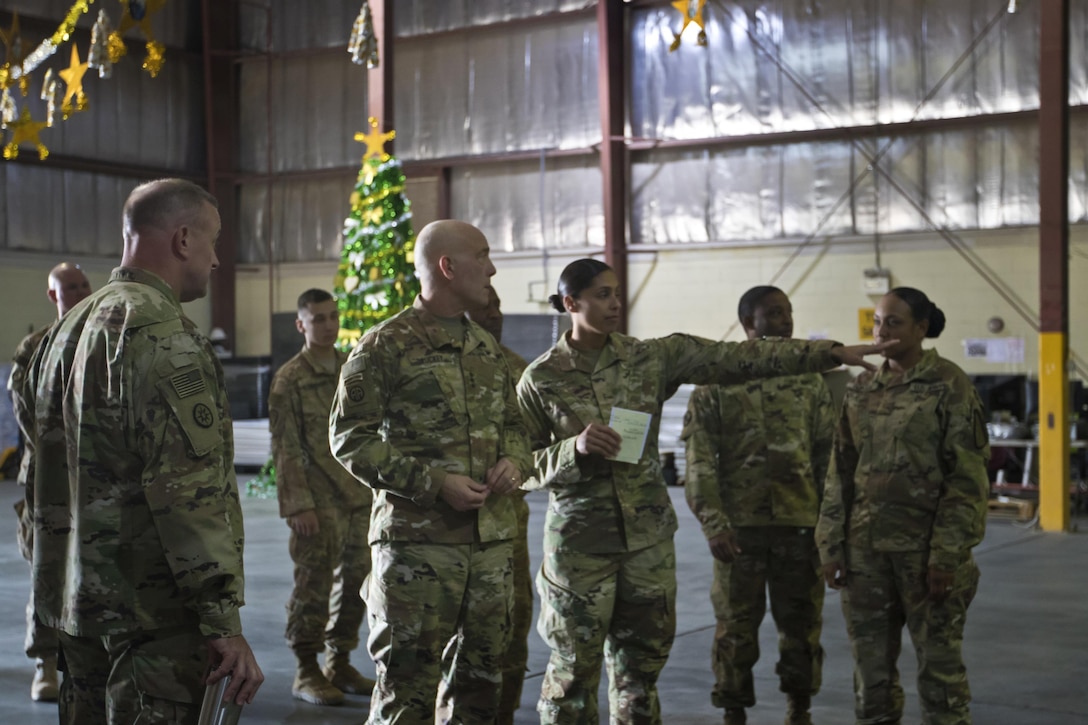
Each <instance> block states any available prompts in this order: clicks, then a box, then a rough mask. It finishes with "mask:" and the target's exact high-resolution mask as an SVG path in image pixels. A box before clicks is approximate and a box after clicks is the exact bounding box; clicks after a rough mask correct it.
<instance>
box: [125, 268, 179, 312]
mask: <svg viewBox="0 0 1088 725" xmlns="http://www.w3.org/2000/svg"><path fill="white" fill-rule="evenodd" d="M110 282H135V283H136V284H146V285H147V286H149V287H154V288H155V289H157V290H158V291H159V292H161V293H162V295H163V297H166V298H167V299H168V300H170V301H171V302H172V303H173V305H174V307H175V308H177V311H178V314H181V315H184V314H185V313H184V310H182V309H181V301H180V300H179V299H178V296H177V295H176V294H174V290H173V289H171V288H170V285H168V284H166V281H165V280H164V279H163V278H162V277H160V276H159V275H157V274H155V273H154V272H148V271H147V270H146V269H140V268H139V267H116V268H115V269H114V270H113V271H112V272H111V273H110Z"/></svg>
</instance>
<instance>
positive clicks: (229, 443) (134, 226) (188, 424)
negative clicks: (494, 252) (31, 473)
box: [28, 179, 264, 725]
mask: <svg viewBox="0 0 1088 725" xmlns="http://www.w3.org/2000/svg"><path fill="white" fill-rule="evenodd" d="M219 228H220V221H219V213H218V211H217V209H216V201H215V198H214V197H212V196H211V195H210V194H208V193H207V192H206V191H204V190H203V189H201V188H200V187H198V186H196V185H195V184H193V183H191V182H188V181H183V180H181V179H162V180H159V181H153V182H149V183H146V184H142V185H140V186H138V187H137V188H136V189H135V190H133V192H132V193H131V194H130V195H129V198H128V200H127V201H126V203H125V207H124V213H123V231H124V253H123V256H122V259H121V266H120V267H118V268H117V269H115V270H113V273H112V274H111V276H110V281H109V283H108V284H107V285H106V286H105V287H103V288H102V289H101V290H99V291H98V292H97V293H95V294H93V295H91V296H90V297H89V298H88V299H87V300H85V301H84V303H83V304H81V305H80V306H79V307H78V308H77V309H75V310H73V311H72V312H70V313H69V314H68V315H66V316H65V317H64V318H63V319H62V320H61V321H60V322H59V323H58V324H57V325H56V327H55V328H54V329H53V331H52V332H51V333H50V334H49V336H48V337H47V338H46V342H45V343H43V345H42V346H41V347H40V348H39V350H40V351H42V352H40V353H39V355H38V356H37V357H36V358H35V362H34V365H33V367H32V372H31V375H30V377H29V380H28V385H29V386H30V388H29V389H30V390H33V391H34V392H35V394H36V398H37V403H36V407H35V409H34V421H33V429H34V431H35V434H36V435H35V437H34V445H35V449H34V458H35V464H36V472H35V477H34V511H33V514H34V516H33V520H34V563H33V566H34V585H33V590H32V597H33V602H34V608H35V612H36V614H37V615H38V617H39V619H41V620H42V622H43V623H45V624H46V625H48V626H51V627H54V628H56V629H57V630H59V639H60V650H61V659H62V662H63V666H64V672H65V678H64V682H63V684H62V685H61V690H60V710H61V712H60V715H61V722H67V723H79V725H85V724H90V725H94V724H95V723H106V722H145V721H146V722H175V723H195V722H196V720H197V718H198V716H199V712H200V707H201V701H202V698H203V695H204V690H205V686H206V685H210V684H214V683H216V682H218V681H219V680H220V679H222V678H223V677H225V676H227V675H231V681H230V684H229V686H228V687H227V689H226V697H227V698H228V699H233V700H234V701H235V702H238V703H243V702H249V701H251V700H252V699H253V696H254V694H255V693H256V692H257V688H258V687H259V686H260V684H261V682H262V681H263V679H264V676H263V674H262V673H261V670H260V668H259V667H258V665H257V662H256V660H255V659H254V656H253V652H252V651H251V650H250V647H249V645H248V644H247V643H246V640H245V638H244V637H243V636H242V626H241V619H240V617H239V612H238V609H239V608H240V607H241V606H242V603H243V602H242V590H243V573H242V544H243V532H242V511H241V506H240V503H239V499H238V484H237V481H236V480H235V476H234V446H233V440H232V432H231V423H230V417H229V414H228V406H227V398H226V391H225V389H224V387H223V371H222V368H221V367H220V365H219V363H218V361H217V359H216V357H215V355H214V354H213V352H212V349H211V344H210V343H209V342H208V340H207V339H206V338H205V337H204V336H203V335H201V334H200V333H199V332H198V331H197V330H196V327H195V326H194V324H193V323H192V322H191V321H190V320H189V319H188V318H187V317H186V316H185V314H184V312H183V311H182V308H181V303H182V302H188V301H190V300H194V299H197V298H199V297H203V296H204V295H205V294H206V293H207V286H208V279H209V277H210V275H211V273H212V271H213V270H214V269H215V268H216V267H217V266H218V264H219V262H218V258H217V256H216V251H215V242H216V238H217V237H218V235H219ZM209 663H210V666H211V668H212V670H211V672H210V673H208V672H207V669H208V667H209Z"/></svg>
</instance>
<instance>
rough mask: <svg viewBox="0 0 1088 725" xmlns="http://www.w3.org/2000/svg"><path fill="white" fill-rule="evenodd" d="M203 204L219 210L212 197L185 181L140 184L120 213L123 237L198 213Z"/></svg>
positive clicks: (171, 180) (159, 180) (202, 189)
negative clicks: (182, 215) (173, 218)
mask: <svg viewBox="0 0 1088 725" xmlns="http://www.w3.org/2000/svg"><path fill="white" fill-rule="evenodd" d="M204 204H211V205H212V206H213V207H215V208H217V209H218V208H219V202H218V201H217V200H216V198H215V197H214V196H212V195H211V194H210V193H209V192H208V191H207V190H206V189H204V188H203V187H201V186H198V185H197V184H194V183H193V182H191V181H187V180H186V179H157V180H155V181H148V182H146V183H143V184H140V185H139V186H137V187H136V188H135V189H133V190H132V193H131V194H129V195H128V199H127V200H126V201H125V208H124V211H123V212H122V221H123V224H124V233H125V236H129V235H130V234H131V233H132V232H133V231H134V230H136V229H143V228H145V227H149V226H157V225H160V224H162V223H163V222H164V221H167V220H169V219H170V218H171V217H173V216H176V215H178V214H180V213H182V212H190V213H194V212H197V211H199V210H200V208H201V206H203V205H204Z"/></svg>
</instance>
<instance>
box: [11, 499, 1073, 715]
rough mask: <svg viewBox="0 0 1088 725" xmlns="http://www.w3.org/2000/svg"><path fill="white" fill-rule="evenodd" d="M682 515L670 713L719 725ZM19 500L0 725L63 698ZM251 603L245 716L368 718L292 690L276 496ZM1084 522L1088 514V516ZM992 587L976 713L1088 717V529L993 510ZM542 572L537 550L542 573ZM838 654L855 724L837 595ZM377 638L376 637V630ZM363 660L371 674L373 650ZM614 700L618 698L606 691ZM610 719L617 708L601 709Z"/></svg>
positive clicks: (254, 507)
mask: <svg viewBox="0 0 1088 725" xmlns="http://www.w3.org/2000/svg"><path fill="white" fill-rule="evenodd" d="M671 493H672V498H673V503H674V504H675V505H676V508H677V511H678V513H679V514H680V520H681V530H680V531H679V532H678V534H677V537H676V543H677V561H678V569H679V571H678V576H679V584H680V597H679V602H678V604H677V610H678V623H679V624H678V631H677V638H676V645H675V646H674V647H673V650H672V655H671V658H670V660H669V664H668V666H667V667H666V668H665V670H664V672H663V674H662V677H661V682H660V690H661V700H662V708H663V712H664V721H665V723H667V724H672V723H683V724H691V725H704V724H705V725H709V724H710V723H720V722H721V712H720V711H718V710H716V709H714V708H713V707H711V705H710V699H709V694H708V693H709V691H710V686H711V683H712V676H711V673H710V666H709V649H710V640H711V637H712V634H713V628H714V618H713V615H712V612H711V608H710V602H709V599H708V587H709V581H710V556H709V553H708V552H707V548H706V545H705V542H704V540H703V538H702V535H701V533H700V531H699V528H698V526H696V523H695V520H694V518H693V517H692V516H691V514H690V513H689V512H688V510H687V506H686V505H685V504H684V500H683V495H682V493H683V492H682V490H681V489H673V490H672V492H671ZM19 495H20V491H19V489H18V487H17V486H16V485H15V484H14V483H13V482H11V481H4V482H0V520H3V516H5V515H6V516H7V517H8V518H7V519H6V520H7V521H8V522H9V524H5V525H4V526H3V527H2V528H3V530H4V531H6V532H7V533H5V534H4V535H3V536H0V577H2V578H3V582H4V585H3V587H2V588H0V622H2V626H0V693H2V694H0V723H5V724H6V723H18V724H20V725H24V724H25V725H33V724H36V723H53V722H56V721H57V714H56V706H55V705H49V704H38V703H33V702H31V701H30V698H29V695H28V691H29V685H30V678H31V670H32V668H31V665H30V662H29V661H28V660H27V659H25V658H24V656H23V627H24V625H23V621H24V620H23V611H24V605H25V603H26V597H27V589H28V571H29V570H28V568H27V565H26V564H25V562H23V560H22V559H21V558H20V557H19V553H18V550H17V549H16V545H15V536H14V529H15V525H14V515H13V514H11V513H8V514H4V513H3V512H10V511H11V504H12V502H13V501H14V500H15V499H16V497H17V496H19ZM530 501H531V507H532V512H533V513H532V516H533V518H532V522H531V523H532V527H531V529H535V530H536V531H535V532H534V534H532V535H531V536H530V550H531V551H534V552H539V551H540V538H541V535H540V532H539V529H540V526H541V524H542V522H543V516H544V507H545V505H546V501H545V500H544V498H543V497H540V498H535V497H531V498H530ZM245 514H246V532H247V545H246V566H247V575H248V576H247V580H248V581H247V588H246V593H247V598H248V600H249V604H248V605H247V606H246V607H245V609H243V622H244V627H245V632H246V636H247V637H248V638H249V641H250V642H251V644H252V645H253V648H254V650H255V651H256V653H257V657H258V660H259V662H260V663H261V666H262V668H263V669H264V672H265V675H266V677H267V680H266V682H265V684H264V687H263V688H262V690H261V692H260V693H259V694H258V699H257V702H255V703H254V704H253V705H251V706H248V707H247V708H246V709H245V711H244V712H243V715H242V722H245V723H312V724H314V725H317V724H318V723H328V724H334V723H336V724H339V723H362V722H363V721H364V720H365V718H366V714H367V708H368V701H367V700H366V699H365V698H358V697H349V702H348V703H347V704H346V705H345V706H343V707H334V708H322V707H316V706H313V705H308V704H305V703H301V702H298V701H296V700H293V699H292V698H291V694H290V686H291V678H292V674H293V660H292V657H291V655H290V652H289V651H288V649H287V647H286V646H285V645H284V643H283V638H282V633H283V628H284V621H285V619H284V617H285V615H284V602H286V600H287V595H288V593H289V588H290V585H291V566H290V561H289V560H288V557H287V528H286V526H285V525H284V524H283V522H282V521H281V520H280V519H279V518H278V516H277V512H276V505H275V502H274V501H268V500H256V499H247V500H246V501H245ZM1082 523H1083V521H1082ZM976 556H977V558H978V562H979V565H980V566H981V568H982V583H981V586H980V589H979V593H978V596H977V597H976V599H975V602H974V604H973V605H972V607H971V610H970V615H969V617H968V621H967V636H966V645H965V655H966V660H967V669H968V673H969V674H970V677H971V685H972V689H973V691H974V703H973V705H972V711H973V715H974V722H975V723H978V724H979V725H1074V724H1079V723H1086V722H1088V690H1086V688H1085V685H1084V677H1085V673H1088V536H1086V535H1084V534H1079V535H1078V534H1072V535H1044V534H1041V533H1039V532H1036V531H1030V530H1025V529H1022V528H1019V527H1017V526H1015V525H1014V524H1012V523H1011V522H1010V521H1007V520H1003V519H998V518H991V521H990V526H989V530H988V532H987V535H986V540H985V541H984V542H983V543H982V545H981V546H979V547H978V549H976ZM538 566H539V553H537V555H536V557H535V560H534V569H535V568H537V567H538ZM824 619H825V625H824V635H823V645H824V648H825V649H826V652H827V655H826V661H825V666H824V686H823V690H822V691H821V692H820V694H819V695H818V696H817V697H816V698H815V700H814V705H813V719H814V722H816V723H819V724H820V725H846V724H848V723H851V722H853V716H852V712H853V709H852V708H853V705H852V691H851V674H850V673H851V660H850V650H849V645H848V643H847V640H846V633H845V629H844V626H843V621H842V614H841V611H840V609H839V598H838V596H837V595H836V594H834V593H829V595H828V597H827V601H826V605H825V611H824ZM530 636H531V641H530V659H529V670H530V671H529V675H528V677H527V679H526V683H525V691H524V695H523V699H522V709H521V710H520V711H519V712H518V716H517V719H516V722H517V723H534V722H537V717H536V712H535V709H534V707H535V701H536V698H537V695H538V694H539V692H540V681H541V675H542V673H543V670H544V666H545V664H546V662H547V649H546V648H545V646H544V644H543V642H542V641H541V640H540V638H539V637H538V636H537V634H536V632H535V631H534V632H533V633H532V634H531V635H530ZM364 640H365V636H364ZM760 640H761V646H762V649H763V652H764V653H765V654H764V657H763V658H762V659H761V660H760V662H759V664H758V665H757V668H756V687H757V696H758V697H759V699H760V701H759V704H758V705H757V706H756V707H755V708H753V709H752V710H750V711H749V723H751V725H771V724H772V723H774V724H777V723H781V722H782V720H783V713H784V707H785V700H784V697H783V696H782V695H781V694H780V693H779V692H778V691H777V689H778V687H777V685H778V683H777V678H776V677H775V675H774V662H775V659H776V656H775V646H776V645H775V642H776V636H775V632H774V626H773V623H772V622H771V621H770V617H769V616H768V618H767V620H766V621H765V622H764V625H763V629H762V631H761V636H760ZM355 660H356V664H358V665H359V668H360V669H361V670H362V671H364V672H365V673H367V674H371V675H373V665H372V664H371V663H370V660H369V658H368V656H367V655H366V653H365V652H360V653H359V654H358V655H357V656H356V658H355ZM900 664H901V666H902V676H903V681H904V683H905V686H906V690H907V709H906V716H905V719H904V723H917V722H919V720H920V717H919V714H918V704H917V691H916V689H915V687H914V684H913V680H914V654H913V650H912V649H911V647H910V644H909V638H908V641H907V642H906V643H905V646H904V652H903V656H902V658H901V663H900ZM601 702H602V708H604V707H606V706H607V698H606V697H605V696H604V692H603V689H602V697H601ZM602 720H604V721H606V722H607V715H606V714H605V713H604V712H602Z"/></svg>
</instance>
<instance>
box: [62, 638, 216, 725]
mask: <svg viewBox="0 0 1088 725" xmlns="http://www.w3.org/2000/svg"><path fill="white" fill-rule="evenodd" d="M58 637H59V639H60V650H61V655H60V668H61V669H63V671H64V674H65V676H64V679H63V681H62V682H61V686H60V722H61V723H62V725H106V724H107V723H109V724H110V725H119V724H120V723H124V724H125V725H129V723H133V724H137V723H138V724H139V725H144V723H164V724H166V723H171V724H177V723H180V724H181V725H191V724H195V723H196V722H197V720H198V718H199V716H200V707H201V704H202V703H203V698H204V689H205V688H204V682H203V678H204V674H205V672H206V671H207V666H208V645H207V640H206V639H205V638H204V637H203V636H201V634H200V630H199V628H198V627H197V625H196V623H195V622H194V623H192V624H189V625H185V626H181V627H170V628H166V629H158V630H151V631H146V632H134V633H131V634H117V635H109V636H106V637H73V636H72V635H70V634H66V633H64V632H59V633H58Z"/></svg>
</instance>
